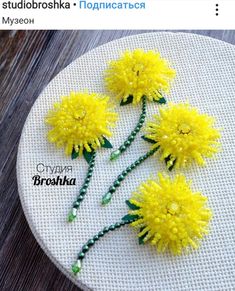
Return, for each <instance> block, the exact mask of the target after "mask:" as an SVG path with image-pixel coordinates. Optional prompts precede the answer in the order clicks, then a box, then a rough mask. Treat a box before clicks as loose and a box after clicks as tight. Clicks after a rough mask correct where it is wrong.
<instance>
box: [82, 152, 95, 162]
mask: <svg viewBox="0 0 235 291" xmlns="http://www.w3.org/2000/svg"><path fill="white" fill-rule="evenodd" d="M93 153H94V150H92V151H91V152H88V151H87V150H86V149H84V150H83V156H84V158H85V160H86V161H87V163H88V164H89V163H90V161H91V159H92V156H93Z"/></svg>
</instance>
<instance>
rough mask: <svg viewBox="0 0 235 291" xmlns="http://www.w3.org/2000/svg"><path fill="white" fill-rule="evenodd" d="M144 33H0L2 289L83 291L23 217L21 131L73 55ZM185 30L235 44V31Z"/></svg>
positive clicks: (0, 264) (0, 241)
mask: <svg viewBox="0 0 235 291" xmlns="http://www.w3.org/2000/svg"><path fill="white" fill-rule="evenodd" d="M144 32H146V31H128V30H126V31H1V32H0V290H17V291H20V290H24V291H30V290H33V291H37V290H50V291H52V290H56V291H59V290H79V289H78V288H77V287H76V286H74V285H73V284H72V283H71V282H70V281H69V280H68V279H67V278H66V277H65V276H64V275H63V274H62V273H61V272H60V271H59V270H58V269H57V268H56V267H55V266H54V265H53V264H52V263H51V261H50V260H49V259H48V258H47V256H46V255H45V254H44V253H43V251H42V249H41V248H40V247H39V245H38V243H37V242H36V240H35V238H34V237H33V235H32V233H31V231H30V229H29V226H28V224H27V221H26V219H25V217H24V214H23V211H22V208H21V205H20V201H19V196H18V192H17V182H16V170H15V164H16V155H17V146H18V142H19V138H20V134H21V130H22V128H23V125H24V122H25V119H26V117H27V115H28V113H29V111H30V109H31V107H32V105H33V103H34V101H35V100H36V98H37V97H38V95H39V94H40V93H41V91H42V90H43V88H45V87H46V86H47V84H48V83H49V82H50V80H51V79H52V78H53V77H54V76H55V75H56V74H58V73H59V72H60V71H61V70H62V69H63V68H65V67H66V66H67V65H68V64H70V63H71V62H72V61H73V60H75V59H76V58H77V57H79V56H80V55H82V54H84V53H85V52H87V51H89V50H90V49H92V48H94V47H96V46H98V45H101V44H103V43H106V42H108V41H111V40H113V39H117V38H120V37H123V36H127V35H131V34H138V33H144ZM186 32H193V33H198V34H202V35H207V36H211V37H215V38H218V39H221V40H224V41H227V42H230V43H232V44H235V31H186ZM29 147H33V144H31V145H30V144H29Z"/></svg>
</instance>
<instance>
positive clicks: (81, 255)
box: [78, 252, 85, 260]
mask: <svg viewBox="0 0 235 291" xmlns="http://www.w3.org/2000/svg"><path fill="white" fill-rule="evenodd" d="M84 258H85V254H84V253H83V252H80V253H79V254H78V259H79V260H82V259H84Z"/></svg>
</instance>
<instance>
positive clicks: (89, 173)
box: [68, 152, 96, 222]
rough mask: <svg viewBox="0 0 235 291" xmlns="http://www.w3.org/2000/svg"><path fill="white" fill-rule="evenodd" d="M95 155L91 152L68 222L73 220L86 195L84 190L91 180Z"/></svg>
mask: <svg viewBox="0 0 235 291" xmlns="http://www.w3.org/2000/svg"><path fill="white" fill-rule="evenodd" d="M95 157H96V152H93V154H92V158H91V160H90V162H89V167H88V170H87V175H86V178H85V181H84V183H83V185H82V187H81V189H80V191H79V195H78V196H77V199H76V201H74V203H73V208H72V209H71V211H70V213H69V215H68V222H72V221H74V220H75V218H76V217H77V211H78V208H79V207H80V204H81V202H82V201H83V199H84V198H85V195H86V192H87V189H88V187H89V184H90V180H91V177H92V174H93V170H94V166H95Z"/></svg>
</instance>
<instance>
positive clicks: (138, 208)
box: [129, 174, 211, 255]
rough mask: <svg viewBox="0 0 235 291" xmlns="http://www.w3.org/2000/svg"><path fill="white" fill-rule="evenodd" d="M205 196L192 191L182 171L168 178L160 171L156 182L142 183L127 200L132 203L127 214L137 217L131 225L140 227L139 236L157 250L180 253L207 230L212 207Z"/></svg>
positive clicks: (196, 245)
mask: <svg viewBox="0 0 235 291" xmlns="http://www.w3.org/2000/svg"><path fill="white" fill-rule="evenodd" d="M206 200H207V199H206V197H204V196H202V194H201V193H200V192H195V193H193V192H192V191H191V189H190V186H189V184H188V183H187V182H186V180H185V177H184V176H183V175H177V176H176V178H175V179H174V180H171V179H170V178H169V177H167V176H165V177H164V176H163V175H162V174H159V182H158V181H155V180H148V181H146V182H144V183H142V184H141V185H140V187H139V189H138V191H137V192H135V193H133V196H132V198H131V199H130V200H129V202H130V203H131V204H132V205H134V207H135V210H130V212H129V213H130V215H138V217H139V218H138V219H137V220H136V221H134V222H132V223H131V225H132V226H134V227H137V228H140V229H141V231H140V233H139V237H142V238H143V241H144V242H147V241H150V242H151V244H153V245H156V247H157V250H158V251H159V252H164V251H165V250H167V249H169V250H170V251H171V252H172V253H173V254H175V255H179V254H181V253H182V251H183V249H188V247H190V246H191V247H193V248H197V247H198V245H199V244H198V243H199V239H201V238H202V237H203V235H204V234H207V232H208V222H209V220H210V218H211V211H210V209H209V208H206V206H205V203H206ZM132 209H134V208H133V207H132Z"/></svg>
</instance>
